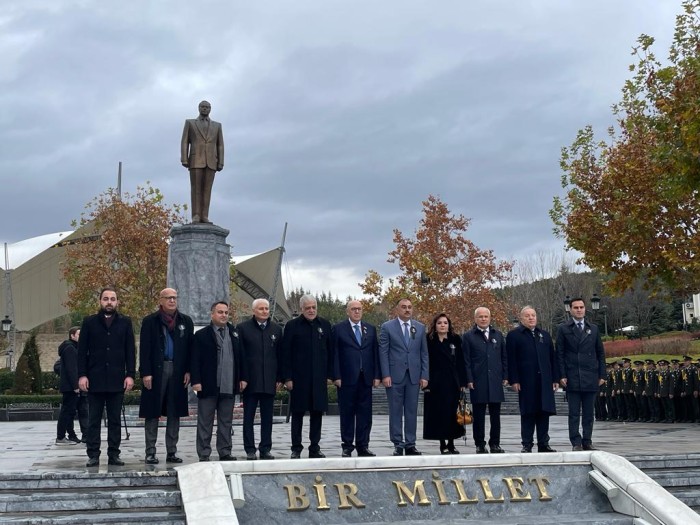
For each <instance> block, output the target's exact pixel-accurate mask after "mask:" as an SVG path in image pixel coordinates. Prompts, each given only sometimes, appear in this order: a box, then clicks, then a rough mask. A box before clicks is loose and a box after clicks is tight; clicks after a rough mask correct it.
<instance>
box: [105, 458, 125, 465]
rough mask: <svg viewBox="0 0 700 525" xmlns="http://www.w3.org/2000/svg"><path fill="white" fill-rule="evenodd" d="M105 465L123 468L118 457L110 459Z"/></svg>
mask: <svg viewBox="0 0 700 525" xmlns="http://www.w3.org/2000/svg"><path fill="white" fill-rule="evenodd" d="M107 465H114V466H115V467H123V466H124V462H123V461H122V460H121V459H120V458H119V456H114V457H111V458H109V459H108V460H107Z"/></svg>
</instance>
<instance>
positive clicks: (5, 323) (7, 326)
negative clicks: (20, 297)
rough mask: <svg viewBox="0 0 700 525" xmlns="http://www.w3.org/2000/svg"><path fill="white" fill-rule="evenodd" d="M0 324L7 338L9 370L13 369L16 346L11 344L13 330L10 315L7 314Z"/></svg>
mask: <svg viewBox="0 0 700 525" xmlns="http://www.w3.org/2000/svg"><path fill="white" fill-rule="evenodd" d="M0 325H1V326H2V331H3V332H4V333H5V337H6V338H7V365H6V366H7V368H8V370H12V354H13V353H14V348H12V346H11V344H10V331H11V330H12V319H10V316H9V315H6V316H5V319H3V320H2V322H0Z"/></svg>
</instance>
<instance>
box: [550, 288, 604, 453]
mask: <svg viewBox="0 0 700 525" xmlns="http://www.w3.org/2000/svg"><path fill="white" fill-rule="evenodd" d="M557 361H558V364H559V384H560V385H561V386H562V387H563V388H565V389H566V400H567V401H568V403H569V441H571V447H572V448H573V450H596V448H595V447H594V446H593V441H592V436H593V420H594V411H593V409H594V406H595V399H596V397H597V395H598V391H599V390H600V386H601V385H602V384H603V383H605V378H606V372H605V349H604V348H603V342H602V341H601V339H600V332H599V331H598V327H597V326H596V325H594V324H592V323H589V322H588V321H586V304H585V303H584V301H583V299H582V298H580V297H575V298H574V299H572V300H571V319H569V320H568V321H567V322H566V323H562V324H560V325H559V327H558V328H557ZM582 416H583V420H582V419H581V417H582ZM579 425H581V426H582V432H579ZM581 434H583V436H582V435H581Z"/></svg>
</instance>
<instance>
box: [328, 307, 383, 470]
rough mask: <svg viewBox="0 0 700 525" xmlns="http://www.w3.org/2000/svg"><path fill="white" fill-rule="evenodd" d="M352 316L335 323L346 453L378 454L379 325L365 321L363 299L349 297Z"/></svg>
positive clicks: (337, 380)
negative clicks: (374, 440) (372, 438)
mask: <svg viewBox="0 0 700 525" xmlns="http://www.w3.org/2000/svg"><path fill="white" fill-rule="evenodd" d="M346 312H347V314H348V318H347V319H346V320H345V321H342V322H340V323H338V324H336V325H335V326H333V349H334V351H335V357H334V359H333V361H334V373H333V377H334V378H335V380H334V381H333V383H334V384H335V386H337V387H338V408H339V410H340V439H341V442H342V445H341V446H342V449H343V450H342V456H343V457H347V458H349V457H350V456H352V451H353V450H355V449H357V455H358V456H365V457H369V456H374V455H375V454H374V452H372V451H371V450H370V449H369V435H370V433H371V430H372V387H373V386H375V387H377V386H379V382H380V380H381V373H380V370H379V353H378V351H377V348H378V346H377V345H378V343H377V329H376V328H375V327H374V326H372V325H371V324H369V323H366V322H364V321H362V303H361V302H360V301H349V302H348V304H347V308H346Z"/></svg>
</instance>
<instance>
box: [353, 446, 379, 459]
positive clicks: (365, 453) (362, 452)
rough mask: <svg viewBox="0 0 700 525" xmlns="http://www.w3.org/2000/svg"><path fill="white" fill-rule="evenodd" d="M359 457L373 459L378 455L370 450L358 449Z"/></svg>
mask: <svg viewBox="0 0 700 525" xmlns="http://www.w3.org/2000/svg"><path fill="white" fill-rule="evenodd" d="M357 455H358V456H359V457H361V458H373V457H375V456H376V454H375V453H374V452H372V451H371V450H370V449H368V448H358V449H357Z"/></svg>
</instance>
